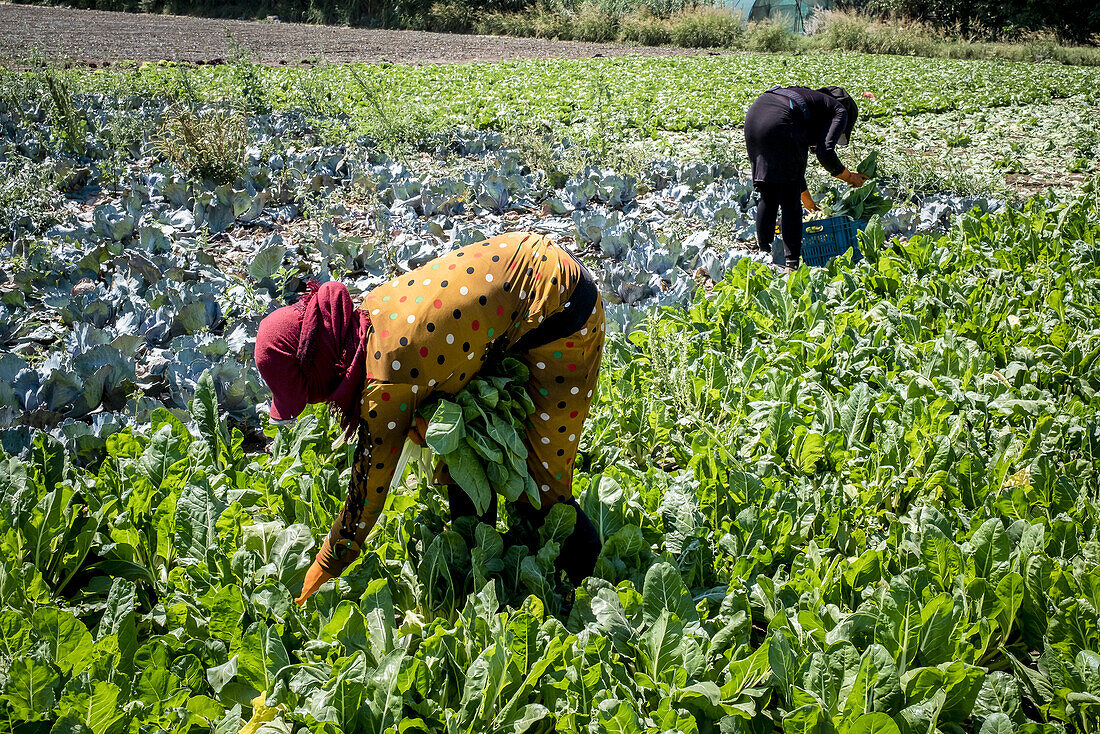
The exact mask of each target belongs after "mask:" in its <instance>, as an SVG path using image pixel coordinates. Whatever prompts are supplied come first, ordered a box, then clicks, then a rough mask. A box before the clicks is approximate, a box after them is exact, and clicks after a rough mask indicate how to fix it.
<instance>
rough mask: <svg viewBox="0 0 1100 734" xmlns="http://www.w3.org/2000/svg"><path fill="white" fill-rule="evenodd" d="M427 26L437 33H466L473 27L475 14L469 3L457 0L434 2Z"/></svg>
mask: <svg viewBox="0 0 1100 734" xmlns="http://www.w3.org/2000/svg"><path fill="white" fill-rule="evenodd" d="M427 26H428V30H431V31H436V32H437V33H465V32H466V31H468V30H470V28H472V27H473V14H472V13H471V12H470V6H469V5H467V4H466V3H464V2H458V1H457V0H448V1H447V2H440V3H432V7H431V9H430V10H429V11H428V17H427Z"/></svg>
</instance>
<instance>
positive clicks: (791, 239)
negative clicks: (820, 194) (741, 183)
mask: <svg viewBox="0 0 1100 734" xmlns="http://www.w3.org/2000/svg"><path fill="white" fill-rule="evenodd" d="M858 116H859V108H858V107H857V106H856V103H855V100H853V99H852V98H851V96H849V94H848V92H846V91H845V90H844V89H843V88H842V87H822V88H821V89H807V88H806V87H773V88H772V89H769V90H768V91H766V92H764V94H762V95H760V96H759V97H758V98H757V99H756V101H755V102H753V103H752V106H750V107H749V110H748V112H747V113H746V114H745V143H746V145H747V147H748V150H749V163H750V164H751V165H752V180H753V186H754V188H755V189H756V191H757V192H758V193H759V195H760V201H759V203H758V204H757V207H756V238H757V239H756V242H757V247H759V248H760V249H761V250H763V251H765V252H771V249H772V247H771V246H772V242H773V241H774V240H775V221H776V218H777V216H778V214H779V210H780V209H782V210H783V224H782V227H783V242H784V243H785V244H786V245H787V261H786V265H787V269H788V270H793V269H795V268H797V267H798V265H799V262H800V261H801V258H802V207H803V206H805V207H806V209H807V210H809V211H817V210H818V208H819V207H818V206H817V204H816V203H815V202H814V200H813V198H812V197H811V196H810V192H809V191H808V190H807V186H806V163H807V159H808V157H809V151H810V150H811V149H812V150H813V151H814V152H815V154H816V155H817V160H818V162H820V163H821V165H822V166H823V167H824V168H825V170H826V171H828V172H829V173H830V174H832V175H833V176H835V177H836V178H839V179H840V180H842V181H844V182H845V183H847V184H848V185H849V186H852V187H853V188H858V187H860V186H862V185H863V184H864V183H865V182H866V180H867V178H866V176H864V175H863V174H860V173H853V172H852V171H849V170H848V169H847V167H845V165H844V164H843V163H841V162H840V158H838V157H837V154H836V147H837V146H838V145H847V144H848V141H849V139H850V138H851V136H852V129H853V128H854V127H855V124H856V118H857V117H858Z"/></svg>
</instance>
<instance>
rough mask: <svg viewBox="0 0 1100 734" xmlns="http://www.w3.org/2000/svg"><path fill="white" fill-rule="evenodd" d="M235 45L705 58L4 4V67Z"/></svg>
mask: <svg viewBox="0 0 1100 734" xmlns="http://www.w3.org/2000/svg"><path fill="white" fill-rule="evenodd" d="M230 39H232V42H234V43H236V44H238V45H240V46H243V47H245V48H247V49H250V50H251V51H252V53H253V55H254V58H255V59H256V60H257V61H260V62H262V63H266V64H288V65H297V64H303V63H305V64H312V63H318V62H321V61H334V62H341V61H365V62H392V63H398V64H433V63H449V62H474V61H504V60H508V59H527V58H534V59H544V58H545V59H549V58H587V57H592V56H623V55H627V54H640V55H647V56H649V55H653V56H674V55H694V54H697V53H700V52H699V51H693V50H690V49H678V48H670V47H660V48H657V47H648V46H620V45H615V44H597V43H578V42H574V41H544V40H537V39H533V38H506V37H499V36H469V35H451V34H444V33H425V32H420V31H388V30H374V29H365V28H344V27H337V26H320V25H305V24H301V23H276V22H256V21H242V20H220V19H212V18H192V17H186V16H176V15H139V14H134V13H115V12H107V11H100V10H75V9H72V8H54V7H39V6H33V5H11V4H6V3H0V59H2V60H3V62H6V63H13V62H18V61H19V60H20V59H24V58H26V57H27V56H28V55H29V54H31V53H35V52H36V53H39V54H41V55H43V56H45V57H46V58H47V59H59V58H60V59H67V60H70V61H74V62H82V63H89V64H91V63H96V64H98V63H101V62H104V61H122V60H135V61H159V60H170V61H191V62H205V63H209V62H215V63H217V62H218V61H221V60H224V59H226V58H227V57H228V56H229V55H230ZM702 53H707V52H702ZM711 53H713V52H711Z"/></svg>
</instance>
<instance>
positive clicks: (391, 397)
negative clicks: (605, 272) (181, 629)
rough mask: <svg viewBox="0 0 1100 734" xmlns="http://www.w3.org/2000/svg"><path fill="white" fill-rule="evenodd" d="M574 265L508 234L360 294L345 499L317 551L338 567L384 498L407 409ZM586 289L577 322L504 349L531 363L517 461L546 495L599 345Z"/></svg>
mask: <svg viewBox="0 0 1100 734" xmlns="http://www.w3.org/2000/svg"><path fill="white" fill-rule="evenodd" d="M582 277H583V271H582V269H581V266H580V265H579V264H578V263H577V261H576V260H575V259H573V257H572V256H570V255H569V253H567V252H566V251H564V250H562V249H561V248H559V247H558V246H557V245H555V244H553V243H552V242H550V241H549V240H547V239H546V238H544V237H540V236H538V235H533V234H527V233H510V234H504V235H500V236H498V237H493V238H491V239H489V240H486V241H484V242H480V243H477V244H474V245H470V246H468V247H464V248H461V249H459V250H455V251H453V252H451V253H448V254H447V255H444V256H443V257H440V258H438V259H436V260H433V261H432V262H430V263H428V264H426V265H424V266H423V267H420V268H417V269H416V270H413V271H411V272H409V273H406V274H405V275H403V276H401V277H399V278H395V279H393V280H391V281H389V282H387V283H384V284H382V285H380V286H378V287H377V288H375V289H374V290H372V291H371V292H370V293H368V294H367V296H366V297H365V299H364V301H363V305H362V308H363V309H366V310H367V311H369V313H370V316H371V320H372V322H373V325H374V328H373V333H372V334H371V335H370V337H369V341H368V353H367V363H366V373H367V375H366V377H367V379H366V384H365V385H364V389H363V396H362V401H361V413H360V415H361V420H360V425H359V431H358V436H359V442H358V446H357V447H356V455H355V465H354V470H353V476H352V484H351V488H350V490H349V493H348V499H347V503H346V504H345V506H344V509H343V511H342V512H341V514H340V516H339V517H338V518H337V520H336V523H335V524H334V525H333V528H332V532H331V533H330V534H329V536H328V538H326V541H325V544H324V546H323V547H322V549H321V552H320V553H319V554H318V561H319V563H320V565H321V567H322V568H323V569H324V570H326V571H327V572H329V573H331V574H333V575H338V574H339V573H340V572H341V571H343V569H344V568H346V567H347V565H348V564H350V563H351V562H352V561H353V560H354V559H355V558H356V556H357V555H358V552H359V547H360V545H361V544H362V541H363V538H364V537H365V536H366V534H367V532H368V531H369V530H370V528H371V527H373V525H374V523H375V521H376V520H377V519H378V516H379V514H380V513H381V511H382V507H383V506H384V505H385V501H386V493H387V491H388V489H389V485H390V481H391V480H392V478H393V474H394V472H395V471H396V469H397V461H398V458H399V455H400V453H401V448H402V446H403V445H404V442H405V438H406V435H407V433H408V431H409V428H410V427H411V426H412V423H413V418H414V416H415V414H416V410H417V408H418V407H419V406H420V405H422V404H423V403H425V402H426V401H429V400H430V399H432V398H433V397H438V396H439V394H444V395H453V394H455V393H456V392H458V391H459V390H461V389H462V387H463V386H464V385H466V384H467V383H468V382H469V381H470V380H471V379H473V377H474V376H475V375H476V374H477V372H478V370H479V369H480V368H481V366H482V364H484V363H485V361H486V360H487V359H489V357H490V354H491V353H496V352H497V350H499V349H501V348H502V347H504V348H507V347H508V345H515V344H516V343H517V342H518V341H519V340H520V339H521V338H522V337H523V336H525V335H526V334H528V333H530V332H532V331H534V330H535V329H537V328H538V327H539V326H540V325H541V324H542V323H543V322H544V321H545V320H546V319H547V318H549V317H550V316H552V315H554V314H557V313H559V312H561V311H562V310H563V309H565V308H566V307H567V306H568V304H569V299H570V297H571V295H572V294H573V293H574V289H575V288H576V286H577V284H578V283H579V282H580V281H581V279H582ZM603 340H604V310H603V303H602V301H601V299H600V298H599V297H598V296H597V297H596V299H595V305H594V307H593V309H592V312H591V314H590V315H589V316H588V318H587V320H586V321H585V322H584V324H583V326H581V328H579V329H577V330H576V331H574V332H573V333H571V334H568V335H565V336H563V337H562V338H558V339H556V340H554V341H551V342H549V343H546V344H542V345H541V346H537V347H534V348H529V349H525V350H523V351H512V352H509V353H510V355H511V356H514V357H516V358H518V359H520V360H521V361H523V362H524V363H525V364H526V365H527V367H528V368H530V370H531V378H530V380H529V381H528V384H527V391H528V393H529V394H530V396H531V398H532V400H533V401H534V403H535V413H534V414H533V415H531V416H530V422H529V425H528V427H527V435H526V439H527V446H528V450H529V456H528V466H529V469H530V472H531V476H532V477H533V478H534V479H535V481H536V483H537V484H538V486H539V489H540V490H541V493H542V502H543V505H544V506H546V505H548V504H551V503H554V502H560V501H565V500H568V499H570V498H571V497H572V482H573V462H574V460H575V458H576V455H577V445H578V442H579V440H580V434H581V428H582V426H583V424H584V420H585V418H586V417H587V416H588V408H589V405H590V404H591V401H592V396H593V392H594V390H595V385H596V379H597V376H598V374H599V367H600V357H601V355H602V352H603Z"/></svg>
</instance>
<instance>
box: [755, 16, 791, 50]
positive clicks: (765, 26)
mask: <svg viewBox="0 0 1100 734" xmlns="http://www.w3.org/2000/svg"><path fill="white" fill-rule="evenodd" d="M796 44H797V42H796V41H795V37H794V33H792V32H791V31H790V29H789V28H787V26H786V24H785V23H783V22H782V21H778V20H774V19H772V18H769V19H767V20H762V21H760V22H759V23H750V24H749V27H748V32H747V33H746V34H745V47H746V48H748V49H749V50H750V51H768V52H772V53H775V52H780V51H794V50H795V49H796V48H797V45H796Z"/></svg>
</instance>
